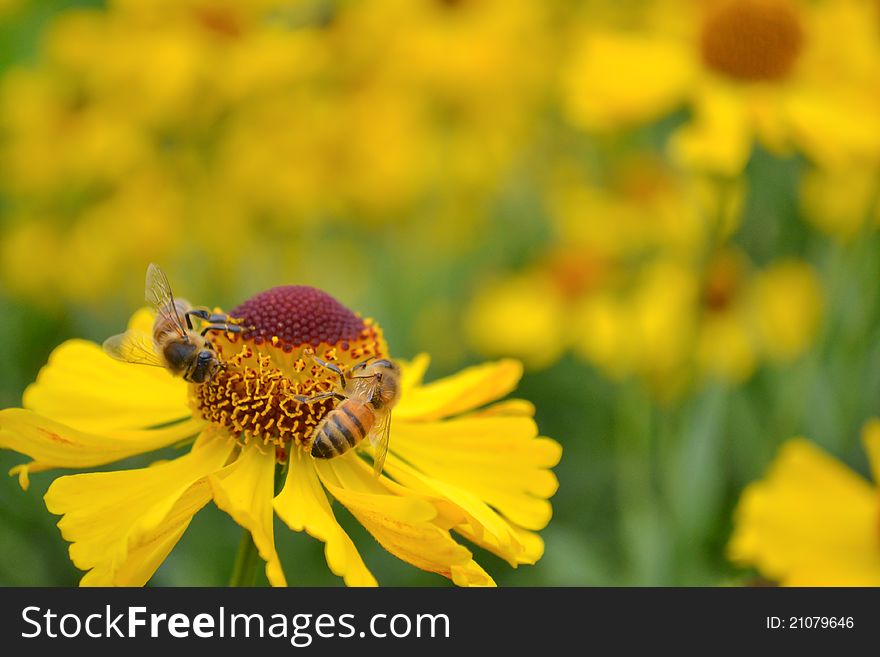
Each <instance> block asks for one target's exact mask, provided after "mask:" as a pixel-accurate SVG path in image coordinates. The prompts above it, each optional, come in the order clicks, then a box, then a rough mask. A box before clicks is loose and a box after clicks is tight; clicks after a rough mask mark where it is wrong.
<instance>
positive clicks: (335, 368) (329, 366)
mask: <svg viewBox="0 0 880 657" xmlns="http://www.w3.org/2000/svg"><path fill="white" fill-rule="evenodd" d="M312 360H313V361H315V362H316V363H317V364H318V365H320V366H321V367H326V368H327V369H328V370H330V371H331V372H335V373H336V374H337V376H339V383H340V384H342V389H343V390H345V374H343V373H342V370H341V369H339V366H338V365H334V364H333V363H327V362H325V361H323V360H321V359H320V358H318V357H317V356H312Z"/></svg>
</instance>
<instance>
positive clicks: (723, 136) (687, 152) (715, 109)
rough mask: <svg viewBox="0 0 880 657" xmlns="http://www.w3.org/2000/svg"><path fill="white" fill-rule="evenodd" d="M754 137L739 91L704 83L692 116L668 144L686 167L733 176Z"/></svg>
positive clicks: (736, 174)
mask: <svg viewBox="0 0 880 657" xmlns="http://www.w3.org/2000/svg"><path fill="white" fill-rule="evenodd" d="M753 139H754V134H753V132H752V126H751V124H750V122H749V117H748V113H747V108H746V107H745V106H744V104H743V101H742V98H741V96H740V94H739V93H738V92H736V91H733V90H730V89H727V88H726V87H725V86H724V85H713V84H707V85H706V88H705V89H704V90H703V91H702V93H701V94H700V96H699V98H698V102H697V106H696V111H695V119H694V120H693V121H691V122H690V123H688V124H686V125H684V126H683V127H681V128H680V129H679V130H678V131H677V132H676V133H675V134H674V135H673V136H672V140H671V147H672V151H673V154H674V156H675V157H676V158H677V159H678V160H679V161H680V162H681V163H682V164H684V165H685V166H687V167H689V168H694V169H697V170H699V171H707V172H709V173H715V174H719V175H722V176H726V177H735V176H738V175H739V174H741V173H742V171H743V169H744V168H745V166H746V163H747V162H748V160H749V157H750V156H751V153H752V142H753Z"/></svg>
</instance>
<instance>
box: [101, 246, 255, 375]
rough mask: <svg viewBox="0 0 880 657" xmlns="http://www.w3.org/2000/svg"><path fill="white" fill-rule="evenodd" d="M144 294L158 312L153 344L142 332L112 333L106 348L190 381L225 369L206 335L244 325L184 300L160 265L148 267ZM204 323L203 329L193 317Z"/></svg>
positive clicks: (111, 353)
mask: <svg viewBox="0 0 880 657" xmlns="http://www.w3.org/2000/svg"><path fill="white" fill-rule="evenodd" d="M144 297H145V299H146V301H147V303H148V304H149V305H150V306H151V307H152V309H153V310H155V311H156V319H155V321H154V322H153V336H152V338H153V340H152V345H150V344H149V343H148V342H147V339H146V336H145V335H144V334H142V333H140V332H138V331H132V330H128V331H126V332H125V333H120V334H118V335H114V336H111V337H109V338H107V339H106V340H105V341H104V345H103V347H104V351H105V352H106V353H107V354H108V355H109V356H111V357H113V358H115V359H116V360H121V361H123V362H126V363H137V364H140V365H152V366H154V367H164V368H165V369H167V370H168V371H169V372H171V373H172V374H174V375H175V376H182V377H183V378H184V380H185V381H189V382H190V383H205V382H207V381H210V380H211V378H212V377H213V376H214V375H215V374H216V373H217V371H218V370H220V369H222V367H223V363H222V362H221V361H220V359H219V357H218V356H217V352H216V351H215V350H214V345H213V344H212V343H211V341H210V340H208V338H207V337H206V335H207V333H208V332H209V331H229V332H231V333H237V332H240V331H241V330H242V327H241V326H238V325H237V324H236V323H235V320H234V319H232V318H230V317H229V316H228V315H223V314H214V313H211V312H210V311H209V310H207V309H204V308H193V307H192V306H191V305H190V304H189V302H187V301H185V300H184V299H175V298H174V294H173V293H172V292H171V285H170V283H169V282H168V277H167V276H166V275H165V272H163V271H162V270H161V269H160V268H159V266H158V265H156V264H152V263H151V264H150V266H149V267H147V278H146V286H145V292H144ZM193 317H196V318H198V319H200V320H202V321H203V322H204V325H203V326H201V327H200V328H201V330H200V331H196V330H195V328H194V327H193V323H192V318H193Z"/></svg>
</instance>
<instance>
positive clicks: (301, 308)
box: [190, 285, 388, 462]
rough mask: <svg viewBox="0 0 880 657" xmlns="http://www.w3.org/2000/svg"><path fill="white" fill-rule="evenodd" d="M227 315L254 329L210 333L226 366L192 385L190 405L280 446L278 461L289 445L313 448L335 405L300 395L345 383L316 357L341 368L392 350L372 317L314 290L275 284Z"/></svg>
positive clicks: (240, 432)
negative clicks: (316, 429)
mask: <svg viewBox="0 0 880 657" xmlns="http://www.w3.org/2000/svg"><path fill="white" fill-rule="evenodd" d="M229 315H230V316H231V317H234V318H237V319H239V320H241V325H242V326H246V327H252V328H249V330H246V331H244V332H242V333H240V334H232V333H224V334H216V335H215V336H214V337H213V338H212V340H213V343H214V346H215V347H216V349H217V353H218V354H219V356H220V359H221V361H222V362H223V363H224V369H222V370H221V371H220V372H218V373H217V374H216V375H215V376H214V377H213V378H212V379H211V381H209V382H208V383H204V384H192V385H191V386H190V400H191V403H192V405H193V407H194V408H195V410H196V412H197V413H198V414H199V415H201V417H203V418H204V419H206V420H207V421H209V422H212V423H214V424H216V425H219V426H222V427H224V428H225V429H227V430H228V431H229V432H230V433H231V434H232V435H233V436H234V437H236V439H238V440H240V441H241V442H242V443H247V442H249V441H250V440H259V441H261V442H262V443H263V444H266V445H267V444H269V443H274V445H275V448H276V456H277V458H278V460H279V462H284V461H286V460H287V457H288V454H289V449H290V445H291V443H293V444H296V445H301V446H308V444H309V442H310V438H311V434H312V432H313V430H314V427H315V426H316V425H317V424H318V422H320V421H321V418H323V417H324V415H325V414H326V413H327V412H329V411H330V410H331V409H332V408H333V406H334V405H335V401H334V400H333V399H332V398H331V399H327V400H323V401H318V402H314V403H301V402H298V401H297V400H296V399H295V396H296V395H302V396H305V397H313V396H315V395H317V394H320V393H322V392H327V391H329V390H333V389H336V388H338V386H339V379H338V377H337V376H336V374H334V373H333V372H331V371H330V370H328V369H327V368H325V367H323V366H321V365H318V364H317V363H315V362H314V360H313V359H312V356H313V355H314V356H317V357H318V358H320V359H321V360H324V361H326V362H328V363H333V364H335V365H337V366H339V367H340V369H342V370H343V371H346V370H347V369H349V368H350V367H351V366H352V365H355V364H356V363H358V362H361V361H363V360H365V359H367V358H370V357H373V356H387V355H388V348H387V345H386V344H385V340H384V339H383V338H382V331H381V329H380V328H379V327H378V326H377V325H376V324H375V323H374V322H373V321H372V320H370V319H362V318H361V317H360V316H359V315H357V314H356V313H354V312H352V311H351V310H349V309H348V308H346V307H345V306H343V305H342V304H341V303H339V302H338V301H336V299H334V298H333V297H331V296H330V295H328V294H326V293H324V292H321V291H320V290H316V289H315V288H311V287H306V286H293V285H290V286H283V287H276V288H272V289H271V290H268V291H266V292H262V293H260V294H258V295H256V296H255V297H253V298H251V299H249V300H248V301H245V302H244V303H243V304H241V305H240V306H238V307H237V308H235V309H234V310H232V311H231V312H230V313H229Z"/></svg>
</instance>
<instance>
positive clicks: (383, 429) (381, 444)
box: [370, 412, 391, 477]
mask: <svg viewBox="0 0 880 657" xmlns="http://www.w3.org/2000/svg"><path fill="white" fill-rule="evenodd" d="M390 439H391V413H390V412H389V413H386V414H385V417H384V418H382V421H381V422H379V424H378V426H376V427H374V428H373V430H372V431H371V432H370V444H371V445H372V446H373V449H374V453H373V474H374V475H375V476H376V477H378V476H379V475H380V474H382V468H383V467H384V466H385V457H386V456H388V443H389V441H390Z"/></svg>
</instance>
